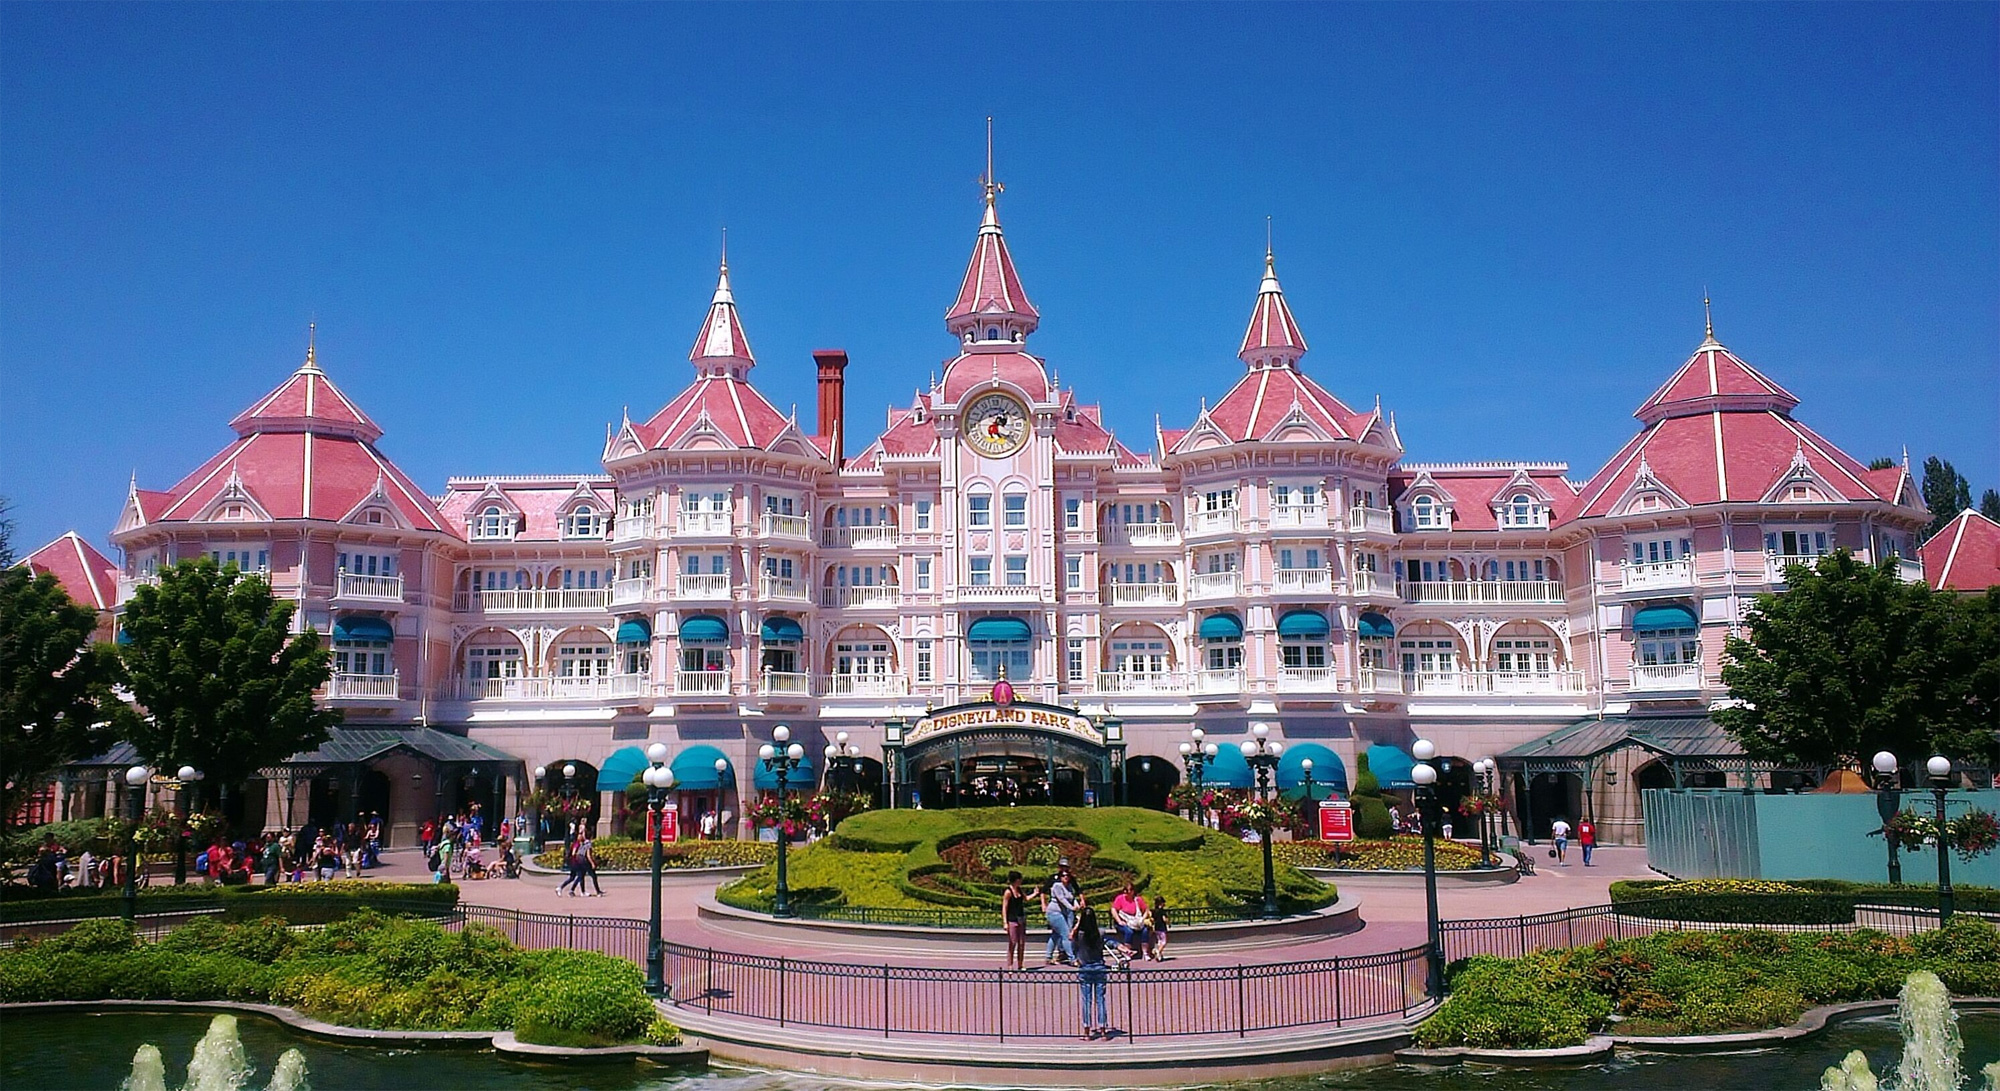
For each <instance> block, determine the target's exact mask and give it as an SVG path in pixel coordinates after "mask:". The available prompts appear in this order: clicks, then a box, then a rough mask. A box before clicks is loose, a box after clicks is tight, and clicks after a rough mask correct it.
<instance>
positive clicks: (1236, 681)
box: [1194, 668, 1243, 693]
mask: <svg viewBox="0 0 2000 1091" xmlns="http://www.w3.org/2000/svg"><path fill="white" fill-rule="evenodd" d="M1194 691H1195V692H1196V693H1241V692H1243V671H1242V670H1241V669H1240V668H1239V669H1235V670H1213V671H1211V670H1204V671H1196V672H1194Z"/></svg>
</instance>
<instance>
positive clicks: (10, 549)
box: [0, 496, 14, 568]
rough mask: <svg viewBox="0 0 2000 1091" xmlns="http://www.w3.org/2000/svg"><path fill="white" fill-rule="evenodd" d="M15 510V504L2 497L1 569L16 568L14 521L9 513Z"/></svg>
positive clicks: (0, 517) (0, 514)
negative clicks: (8, 515) (9, 516)
mask: <svg viewBox="0 0 2000 1091" xmlns="http://www.w3.org/2000/svg"><path fill="white" fill-rule="evenodd" d="M13 510H14V502H13V501H12V500H9V499H7V498H6V497H4V496H0V568H12V567H14V520H12V519H9V518H7V513H8V512H11V511H13Z"/></svg>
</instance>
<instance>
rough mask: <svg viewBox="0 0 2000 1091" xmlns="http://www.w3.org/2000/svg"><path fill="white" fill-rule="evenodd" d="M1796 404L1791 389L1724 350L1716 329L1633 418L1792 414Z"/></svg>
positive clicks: (1635, 412)
mask: <svg viewBox="0 0 2000 1091" xmlns="http://www.w3.org/2000/svg"><path fill="white" fill-rule="evenodd" d="M1798 404H1799V400H1798V398H1796V397H1794V396H1793V395H1792V393H1791V391H1789V390H1786V389H1785V388H1784V387H1782V386H1779V385H1778V384H1777V383H1774V382H1772V381H1771V380H1769V379H1767V378H1765V377H1764V374H1763V373H1762V372H1760V371H1758V370H1757V369H1756V368H1754V367H1751V366H1750V365H1749V364H1746V363H1744V362H1743V359H1742V357H1739V356H1737V355H1736V354H1735V353H1733V352H1731V351H1729V350H1728V349H1726V348H1723V347H1722V342H1720V341H1717V340H1716V339H1715V331H1714V330H1713V329H1710V330H1709V331H1708V337H1707V338H1706V339H1705V340H1703V341H1702V343H1701V346H1700V347H1699V348H1697V349H1695V350H1694V355H1693V356H1690V357H1688V359H1687V362H1686V363H1684V364H1682V365H1681V366H1680V369H1679V370H1678V371H1675V372H1674V374H1673V377H1672V378H1670V379H1668V380H1667V381H1666V383H1665V384H1663V385H1662V386H1661V387H1660V389H1658V390H1656V391H1654V392H1653V396H1652V397H1650V398H1647V399H1646V401H1645V403H1644V404H1642V405H1640V406H1639V408H1638V409H1637V410H1635V411H1633V413H1632V415H1633V416H1635V417H1637V418H1639V419H1640V420H1642V421H1644V422H1646V423H1647V424H1652V423H1654V422H1656V421H1662V420H1666V419H1667V418H1669V417H1690V416H1696V415H1698V414H1702V413H1712V412H1715V411H1717V410H1732V409H1748V410H1758V409H1763V410H1771V411H1775V412H1778V413H1789V412H1791V411H1792V409H1793V407H1795V406H1797V405H1798Z"/></svg>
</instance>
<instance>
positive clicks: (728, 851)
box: [535, 841, 778, 871]
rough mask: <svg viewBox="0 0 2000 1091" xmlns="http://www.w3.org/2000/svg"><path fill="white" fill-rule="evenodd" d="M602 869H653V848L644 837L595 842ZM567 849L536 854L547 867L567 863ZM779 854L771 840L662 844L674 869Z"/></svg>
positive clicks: (664, 860) (744, 862)
mask: <svg viewBox="0 0 2000 1091" xmlns="http://www.w3.org/2000/svg"><path fill="white" fill-rule="evenodd" d="M591 853H592V855H595V856H596V857H597V868H598V870H599V871H651V870H653V849H652V846H651V845H649V844H647V843H646V842H644V841H599V842H597V843H596V844H595V845H593V846H591ZM562 857H563V850H562V848H561V847H560V846H558V847H555V848H551V849H549V850H548V851H546V852H543V853H541V854H540V855H538V856H536V857H535V863H537V864H539V865H541V866H542V867H545V868H556V869H560V868H561V867H562V866H563V858H562ZM777 858H778V846H777V845H776V844H774V843H772V842H768V841H676V842H673V843H671V844H668V845H664V846H662V847H661V853H660V859H661V866H662V867H665V868H669V869H673V870H684V869H687V868H702V867H744V866H749V865H755V864H768V863H770V862H771V861H773V860H776V859H777Z"/></svg>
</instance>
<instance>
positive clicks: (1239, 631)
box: [1195, 614, 1243, 757]
mask: <svg viewBox="0 0 2000 1091" xmlns="http://www.w3.org/2000/svg"><path fill="white" fill-rule="evenodd" d="M1195 632H1196V634H1197V635H1199V636H1200V637H1201V638H1202V639H1203V640H1241V639H1243V622H1241V621H1239V620H1237V617H1236V615H1235V614H1210V615H1208V616H1207V617H1205V618H1202V619H1201V628H1199V629H1197V630H1195ZM1238 756H1239V757H1241V755H1238Z"/></svg>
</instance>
